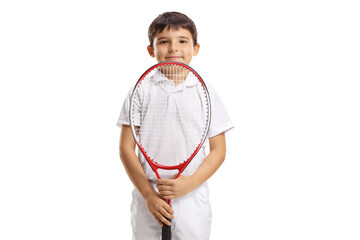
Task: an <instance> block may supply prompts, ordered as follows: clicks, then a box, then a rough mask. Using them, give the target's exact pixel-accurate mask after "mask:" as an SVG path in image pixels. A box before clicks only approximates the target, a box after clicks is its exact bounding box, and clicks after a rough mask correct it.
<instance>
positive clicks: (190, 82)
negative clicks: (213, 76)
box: [152, 69, 197, 88]
mask: <svg viewBox="0 0 360 240" xmlns="http://www.w3.org/2000/svg"><path fill="white" fill-rule="evenodd" d="M152 78H153V79H154V81H155V83H157V84H161V83H163V82H167V81H172V80H170V79H168V78H167V77H166V76H165V75H164V74H163V73H162V72H161V71H160V70H158V69H155V73H154V75H153V76H152ZM196 80H197V79H196V77H194V76H193V75H192V74H188V75H187V77H186V79H185V80H184V82H182V83H181V84H179V85H178V86H177V87H181V88H183V86H185V87H192V86H194V85H196V83H197V81H196Z"/></svg>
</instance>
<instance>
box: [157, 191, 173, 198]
mask: <svg viewBox="0 0 360 240" xmlns="http://www.w3.org/2000/svg"><path fill="white" fill-rule="evenodd" d="M159 193H160V196H161V197H162V198H165V199H169V198H168V197H171V196H173V195H174V194H173V192H171V191H159Z"/></svg>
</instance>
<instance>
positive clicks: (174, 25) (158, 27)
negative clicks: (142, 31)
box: [148, 12, 197, 46]
mask: <svg viewBox="0 0 360 240" xmlns="http://www.w3.org/2000/svg"><path fill="white" fill-rule="evenodd" d="M166 27H167V28H168V29H175V30H178V29H179V28H184V29H187V30H189V32H190V34H191V36H192V38H193V41H194V45H195V44H196V43H197V31H196V26H195V23H194V22H193V21H192V20H191V19H190V18H189V17H188V16H186V15H185V14H183V13H179V12H165V13H163V14H160V15H159V16H158V17H157V18H155V19H154V21H153V22H152V23H151V24H150V27H149V31H148V37H149V41H150V45H151V46H153V43H154V38H155V34H156V33H158V32H159V33H160V32H162V31H163V30H164V29H165V28H166Z"/></svg>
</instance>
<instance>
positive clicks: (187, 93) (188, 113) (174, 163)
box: [129, 62, 211, 178]
mask: <svg viewBox="0 0 360 240" xmlns="http://www.w3.org/2000/svg"><path fill="white" fill-rule="evenodd" d="M129 120H130V126H131V132H132V134H133V137H134V139H135V142H136V144H137V146H138V147H139V149H140V151H141V152H142V154H143V156H144V157H145V159H146V161H147V162H148V163H149V164H150V166H151V168H152V170H153V171H154V172H155V173H156V175H157V177H158V178H160V176H159V174H158V172H157V170H158V169H166V170H173V169H177V170H178V171H179V174H180V173H181V172H182V171H183V170H184V169H185V168H186V166H187V165H188V164H189V163H190V161H191V160H192V159H193V158H194V156H195V155H196V153H197V152H198V151H199V150H200V148H201V147H202V145H203V144H204V142H205V141H206V138H207V133H208V131H209V128H210V121H211V102H210V95H209V92H208V90H207V87H206V85H205V83H204V81H203V80H202V78H201V77H200V75H199V74H198V73H197V72H196V71H195V70H194V69H193V68H191V67H190V66H188V65H186V64H184V63H179V62H161V63H158V64H156V65H154V66H152V67H150V68H149V69H148V70H146V71H145V72H144V73H143V74H142V75H141V77H140V78H139V80H138V81H137V83H136V85H135V87H134V89H133V92H132V95H131V101H130V111H129Z"/></svg>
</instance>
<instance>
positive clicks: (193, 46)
mask: <svg viewBox="0 0 360 240" xmlns="http://www.w3.org/2000/svg"><path fill="white" fill-rule="evenodd" d="M148 35H149V41H150V45H149V46H148V47H147V50H148V53H149V55H150V56H151V57H153V58H156V60H157V61H158V62H164V61H177V62H182V63H185V64H188V65H189V64H190V62H191V59H192V57H193V56H196V55H197V54H198V52H199V49H200V45H199V43H198V42H197V31H196V27H195V24H194V23H193V21H192V20H191V19H189V18H188V17H187V16H186V15H184V14H181V13H177V12H166V13H163V14H161V15H159V16H158V17H157V18H156V19H155V20H154V21H153V22H152V24H151V25H150V27H149V32H148ZM208 90H209V94H210V99H211V105H212V119H211V125H210V130H209V133H208V138H209V144H210V152H209V154H208V155H207V156H206V154H205V146H203V147H202V149H201V150H200V151H199V152H198V154H197V158H196V159H194V160H193V161H192V162H191V163H190V164H189V166H188V167H187V168H186V169H185V171H184V172H183V174H182V175H180V177H179V178H177V179H159V180H158V179H157V178H156V176H155V174H153V172H152V170H151V169H150V167H149V165H148V164H147V163H146V162H145V161H144V160H143V159H142V158H141V157H140V156H139V158H138V157H137V156H136V154H135V146H136V144H135V142H134V140H133V137H132V133H131V129H130V126H129V125H130V124H129V120H128V115H129V102H130V94H131V92H130V93H129V95H128V96H127V98H126V100H125V102H124V105H123V107H122V110H121V113H120V117H119V119H118V122H117V125H118V126H119V127H122V130H121V137H120V158H121V160H122V163H123V165H124V167H125V169H126V172H127V174H128V176H129V178H130V180H131V181H132V183H133V184H134V186H135V189H134V191H133V199H132V204H131V223H132V229H133V239H136V240H142V239H144V240H145V239H146V240H152V239H160V237H161V227H160V226H162V225H163V224H167V225H171V226H172V236H173V239H174V240H197V239H199V240H200V239H201V240H205V239H209V235H210V225H211V208H210V203H209V196H208V186H207V183H206V181H207V179H208V178H209V177H211V176H212V175H213V174H214V173H215V172H216V170H217V169H218V168H219V167H220V165H221V164H222V163H223V161H224V159H225V152H226V143H225V132H226V131H228V130H230V129H231V128H232V127H233V125H232V123H231V121H230V119H229V117H228V115H227V113H226V110H225V108H224V106H223V104H222V102H221V100H220V99H219V97H218V96H217V94H216V93H215V92H214V90H213V89H212V88H211V86H209V84H208ZM163 199H172V205H171V206H169V205H168V204H167V203H166V202H165V201H164V200H163ZM167 219H171V220H172V222H170V221H168V220H167Z"/></svg>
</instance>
